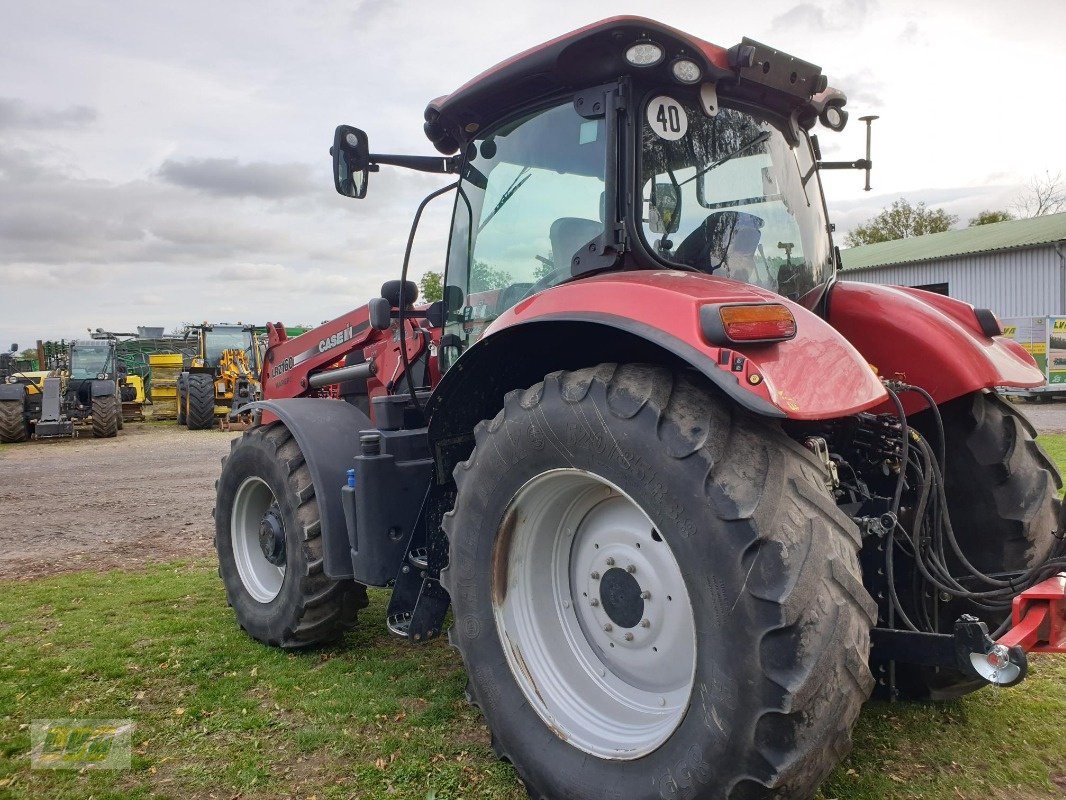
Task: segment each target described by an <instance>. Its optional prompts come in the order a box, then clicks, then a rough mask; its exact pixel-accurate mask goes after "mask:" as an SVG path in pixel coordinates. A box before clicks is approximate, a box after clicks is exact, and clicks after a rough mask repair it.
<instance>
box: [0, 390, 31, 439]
mask: <svg viewBox="0 0 1066 800" xmlns="http://www.w3.org/2000/svg"><path fill="white" fill-rule="evenodd" d="M24 407H25V403H24V402H23V401H22V400H0V442H2V443H3V444H14V443H16V442H24V441H26V440H27V439H29V438H30V428H29V425H27V424H26V415H25V413H23V408H24Z"/></svg>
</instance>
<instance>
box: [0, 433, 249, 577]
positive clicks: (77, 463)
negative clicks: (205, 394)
mask: <svg viewBox="0 0 1066 800" xmlns="http://www.w3.org/2000/svg"><path fill="white" fill-rule="evenodd" d="M79 431H82V435H81V437H79V438H77V439H57V440H52V441H41V442H27V443H25V444H17V445H2V446H0V579H10V578H16V579H18V578H34V577H40V576H42V575H47V574H52V573H56V572H67V571H71V570H80V569H111V568H116V567H121V568H128V567H136V566H140V565H144V564H149V563H159V562H162V561H169V560H172V559H178V558H190V557H192V558H195V557H204V556H208V555H210V554H211V553H212V552H213V550H214V548H213V546H212V543H211V540H212V537H213V535H214V524H213V522H212V519H211V509H212V507H213V506H214V502H215V490H214V484H215V478H216V477H218V472H219V460H220V459H221V457H222V456H223V455H224V454H226V453H227V452H229V442H230V439H232V438H234V437H236V436H240V434H239V433H222V432H220V431H188V430H185V429H184V428H179V427H178V426H177V425H175V424H173V423H171V424H165V423H147V422H138V423H132V422H127V423H126V426H125V429H124V430H122V431H120V432H119V435H118V437H117V438H115V439H93V438H92V434H91V433H88V432H87V431H85V430H84V429H79Z"/></svg>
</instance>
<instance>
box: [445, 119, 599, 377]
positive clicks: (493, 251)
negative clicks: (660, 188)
mask: <svg viewBox="0 0 1066 800" xmlns="http://www.w3.org/2000/svg"><path fill="white" fill-rule="evenodd" d="M605 164H606V145H605V136H604V122H603V120H602V119H600V120H587V119H584V118H583V117H581V116H580V115H579V114H578V113H577V112H576V111H574V106H573V102H572V101H570V100H567V101H566V102H565V103H562V104H561V105H558V106H555V107H553V108H549V109H546V110H541V111H537V112H534V113H532V114H527V115H525V116H524V117H522V118H520V119H518V120H512V121H510V122H508V123H507V124H505V125H502V126H500V127H498V128H496V129H493V130H491V131H489V132H488V133H487V134H486V135H485V136H484V137H482V138H480V139H478V140H476V141H475V142H473V143H472V144H471V145H470V150H469V151H468V153H467V159H466V162H465V164H464V167H463V174H462V191H461V192H460V193H459V196H458V197H457V198H456V207H455V214H454V216H453V218H454V222H453V224H452V237H451V246H450V251H449V255H448V274H447V284H448V287H449V292H451V293H453V295H454V296H455V297H461V298H462V303H461V304H459V308H458V310H457V311H455V312H454V313H452V314H451V315H450V318H449V324H448V325H447V328H446V331H445V335H446V336H448V337H449V338H448V341H449V342H451V343H452V346H453V347H454V348H455V349H457V350H462V349H465V348H466V347H468V346H469V345H471V344H473V343H474V342H475V341H477V339H478V338H479V337H480V336H481V333H482V332H483V331H484V329H485V328H486V327H487V326H488V325H489V323H491V322H492V320H494V319H496V317H498V316H499V315H500V314H502V313H503V312H504V311H506V310H507V309H508V308H510V307H511V306H513V305H515V304H516V303H518V302H519V301H520V300H522V299H523V298H525V297H528V296H530V295H531V294H534V293H535V292H538V291H540V290H541V289H546V288H548V287H550V286H554V285H556V284H558V283H561V282H562V281H564V280H566V279H567V278H569V277H570V275H571V271H570V263H571V260H572V258H573V257H574V255H575V254H576V253H577V252H578V251H579V250H581V249H583V248H584V247H585V246H586V245H587V244H588V243H589V242H590V241H592V240H593V239H594V238H596V237H597V236H599V235H600V234H601V233H602V232H603V212H602V208H603V192H604V168H605ZM467 201H469V209H468V208H467ZM456 354H457V353H456V352H453V351H451V350H449V351H448V352H444V351H442V368H445V369H446V368H447V366H448V364H449V363H450V361H451V360H454V356H455V355H456Z"/></svg>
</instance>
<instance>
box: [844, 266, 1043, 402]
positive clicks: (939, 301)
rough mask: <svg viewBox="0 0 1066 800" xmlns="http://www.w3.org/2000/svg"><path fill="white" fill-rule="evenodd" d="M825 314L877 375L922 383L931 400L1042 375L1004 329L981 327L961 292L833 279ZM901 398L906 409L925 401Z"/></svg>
mask: <svg viewBox="0 0 1066 800" xmlns="http://www.w3.org/2000/svg"><path fill="white" fill-rule="evenodd" d="M829 322H830V323H831V324H832V325H833V327H834V328H836V329H837V330H838V331H840V333H842V334H843V335H844V336H845V337H846V338H847V340H848V341H849V342H851V344H853V345H854V346H855V347H856V348H857V349H858V351H859V352H860V353H862V355H863V357H865V358H866V360H867V361H869V363H870V364H872V365H873V366H874V367H875V368H876V369H877V371H878V373H879V374H880V375H881V377H883V378H890V379H898V380H901V381H905V382H907V383H911V384H914V385H916V386H921V387H922V388H923V389H925V390H926V391H927V392H929V393H930V394H931V395H932V396H933V398H934V399H935V400H936V401H937V403H945V402H947V401H948V400H953V399H954V398H956V397H961V396H962V395H964V394H969V393H970V392H975V391H980V390H982V389H992V388H995V387H996V386H1010V387H1019V388H1022V387H1024V388H1028V387H1033V386H1040V385H1042V384H1043V383H1044V376H1043V374H1042V373H1041V372H1040V369H1039V368H1038V367H1037V365H1036V362H1035V361H1034V360H1033V358H1032V356H1030V355H1029V354H1028V353H1027V352H1026V351H1025V350H1024V348H1022V347H1021V345H1019V344H1018V343H1017V342H1014V341H1012V340H1010V339H1007V338H1006V337H1003V336H991V337H990V336H987V335H985V334H984V333H983V332H982V330H981V326H980V323H979V322H978V320H977V316H976V314H975V313H974V307H973V306H971V305H970V304H969V303H964V302H962V301H961V300H954V299H952V298H950V297H944V296H943V295H939V294H933V293H932V292H925V291H922V290H921V289H906V288H903V287H899V286H878V285H874V284H869V283H852V282H850V281H839V282H837V283H835V284H834V285H833V288H832V291H831V293H830V296H829ZM901 399H902V400H903V401H904V409H905V410H906V411H907V413H912V412H915V411H920V410H921V409H922V408H924V407H925V402H924V401H923V400H922V399H921V398H920V397H916V396H914V395H912V394H905V395H902V396H901ZM877 410H879V411H881V410H885V411H888V410H890V409H889V407H888V406H885V407H884V408H883V409H877Z"/></svg>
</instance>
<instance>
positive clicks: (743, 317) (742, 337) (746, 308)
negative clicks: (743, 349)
mask: <svg viewBox="0 0 1066 800" xmlns="http://www.w3.org/2000/svg"><path fill="white" fill-rule="evenodd" d="M700 326H701V327H702V329H703V335H704V337H705V338H706V339H707V341H709V342H711V343H712V344H728V343H730V342H732V343H739V342H749V343H757V342H782V341H785V340H787V339H791V338H793V337H794V336H795V335H796V318H795V317H794V316H792V312H791V311H789V310H788V309H787V308H786V307H785V306H783V305H781V304H780V303H758V304H751V305H733V306H717V305H712V306H704V307H703V308H701V309H700Z"/></svg>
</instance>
